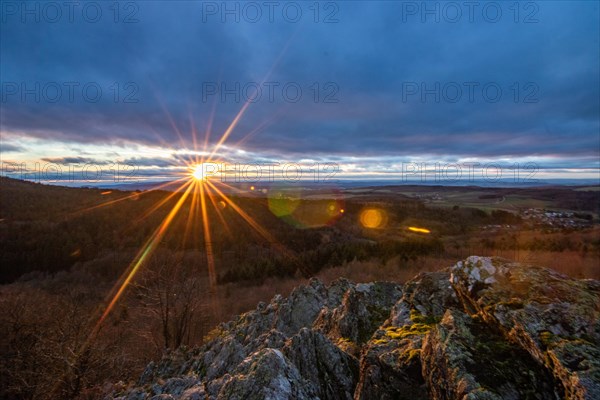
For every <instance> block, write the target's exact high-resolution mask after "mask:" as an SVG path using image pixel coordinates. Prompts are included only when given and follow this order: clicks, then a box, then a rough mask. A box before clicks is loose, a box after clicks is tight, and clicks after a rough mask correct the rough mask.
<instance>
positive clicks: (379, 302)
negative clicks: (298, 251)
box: [110, 257, 600, 400]
mask: <svg viewBox="0 0 600 400" xmlns="http://www.w3.org/2000/svg"><path fill="white" fill-rule="evenodd" d="M207 339H208V340H207V342H206V344H204V345H203V346H202V347H200V348H196V349H193V350H187V349H179V350H177V351H175V352H172V353H171V354H168V355H166V356H165V357H164V358H163V360H161V361H160V362H158V363H156V364H154V363H152V364H150V365H149V366H148V367H147V368H146V371H145V372H144V374H143V375H142V377H141V378H140V381H139V382H138V383H137V384H136V385H134V386H136V387H134V388H129V389H126V390H122V391H121V393H117V392H115V393H113V394H112V395H111V396H110V397H111V398H118V399H121V400H125V399H188V400H192V399H411V400H412V399H461V400H462V399H561V398H569V399H598V398H600V361H599V360H600V282H597V281H591V280H575V279H571V278H568V277H566V276H564V275H561V274H558V273H556V272H554V271H552V270H549V269H544V268H540V267H535V266H529V265H522V264H517V263H512V262H510V261H508V260H503V259H498V258H484V257H469V258H468V259H466V260H464V261H461V262H459V263H457V264H456V265H455V266H454V267H452V268H448V269H446V270H444V271H441V272H434V273H422V274H420V275H418V276H417V277H415V278H414V279H413V280H411V281H410V282H407V283H406V284H405V285H403V286H401V285H398V284H394V283H382V282H376V283H370V284H353V283H351V282H348V281H347V280H344V279H340V280H338V281H336V282H334V283H333V284H331V285H330V286H328V287H326V286H325V285H323V284H322V283H321V282H319V281H318V280H311V281H310V283H309V284H308V285H307V286H303V287H300V288H298V289H296V290H295V291H294V292H293V293H292V294H291V295H290V296H289V297H288V298H287V299H284V298H282V297H281V296H276V297H275V298H274V299H273V300H272V301H271V302H270V303H269V304H264V303H261V304H259V305H258V306H257V308H256V310H254V311H251V312H248V313H246V314H243V315H241V316H239V317H238V318H237V320H235V321H230V322H228V323H226V324H221V325H220V326H219V327H218V328H217V329H216V330H215V331H214V332H213V333H212V334H211V335H210V337H209V338H207Z"/></svg>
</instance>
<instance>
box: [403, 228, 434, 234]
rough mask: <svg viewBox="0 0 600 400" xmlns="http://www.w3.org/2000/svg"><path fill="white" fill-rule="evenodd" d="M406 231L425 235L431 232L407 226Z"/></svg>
mask: <svg viewBox="0 0 600 400" xmlns="http://www.w3.org/2000/svg"><path fill="white" fill-rule="evenodd" d="M408 230H409V231H411V232H417V233H425V234H428V233H431V231H430V230H429V229H426V228H417V227H416V226H409V227H408Z"/></svg>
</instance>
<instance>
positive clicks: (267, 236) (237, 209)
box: [207, 181, 291, 254]
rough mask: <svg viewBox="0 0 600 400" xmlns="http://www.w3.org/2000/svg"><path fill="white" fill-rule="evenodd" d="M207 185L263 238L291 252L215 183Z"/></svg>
mask: <svg viewBox="0 0 600 400" xmlns="http://www.w3.org/2000/svg"><path fill="white" fill-rule="evenodd" d="M207 183H208V185H209V186H210V187H212V188H213V189H214V190H215V191H216V192H217V193H218V194H219V195H220V196H221V197H222V198H223V200H225V202H227V204H229V205H230V206H231V208H233V209H234V210H235V212H237V213H238V214H239V215H240V216H241V217H242V218H243V219H244V220H245V221H246V222H247V223H248V224H249V225H250V226H251V227H252V228H254V230H256V231H257V232H258V233H259V234H260V235H261V236H262V237H263V238H265V239H266V240H267V241H268V242H269V243H272V244H275V245H276V246H277V247H280V248H281V249H282V251H284V252H286V253H289V254H291V252H290V251H289V250H287V249H285V248H284V247H283V246H282V245H281V244H280V243H279V242H278V241H277V240H276V239H275V237H273V236H272V235H271V234H270V233H269V232H267V231H266V230H265V229H264V228H263V227H262V226H260V225H259V224H258V223H257V222H256V221H255V220H254V219H252V217H251V216H249V215H248V214H247V213H246V212H245V211H244V210H242V209H241V208H240V207H239V206H238V205H237V204H235V203H234V202H233V200H231V199H230V198H229V197H227V196H226V195H225V194H224V193H223V192H222V191H220V190H219V189H218V188H217V187H216V186H215V185H213V184H212V183H211V182H209V181H207Z"/></svg>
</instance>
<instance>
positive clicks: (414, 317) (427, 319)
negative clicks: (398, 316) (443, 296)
mask: <svg viewBox="0 0 600 400" xmlns="http://www.w3.org/2000/svg"><path fill="white" fill-rule="evenodd" d="M410 320H411V321H412V322H414V323H415V324H425V325H434V324H437V323H438V322H440V319H439V318H436V317H434V316H433V315H423V314H421V313H420V312H418V311H417V310H415V309H412V310H410Z"/></svg>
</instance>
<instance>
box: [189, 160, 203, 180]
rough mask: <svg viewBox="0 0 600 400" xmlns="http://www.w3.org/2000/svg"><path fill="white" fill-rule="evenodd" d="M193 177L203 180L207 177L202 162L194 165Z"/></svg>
mask: <svg viewBox="0 0 600 400" xmlns="http://www.w3.org/2000/svg"><path fill="white" fill-rule="evenodd" d="M192 177H193V178H194V179H196V180H198V181H202V180H204V179H205V178H206V175H205V174H204V169H203V168H202V164H198V165H196V166H195V167H194V169H193V171H192Z"/></svg>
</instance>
